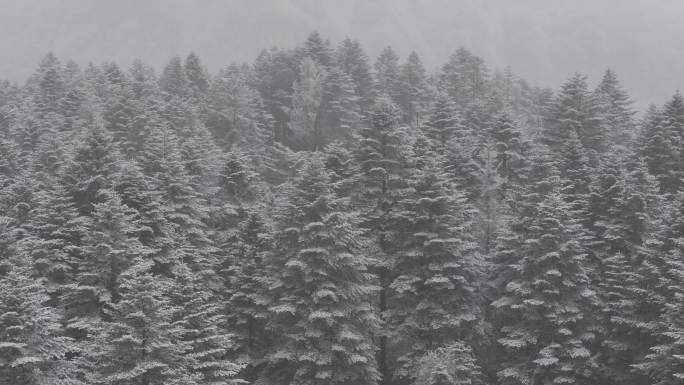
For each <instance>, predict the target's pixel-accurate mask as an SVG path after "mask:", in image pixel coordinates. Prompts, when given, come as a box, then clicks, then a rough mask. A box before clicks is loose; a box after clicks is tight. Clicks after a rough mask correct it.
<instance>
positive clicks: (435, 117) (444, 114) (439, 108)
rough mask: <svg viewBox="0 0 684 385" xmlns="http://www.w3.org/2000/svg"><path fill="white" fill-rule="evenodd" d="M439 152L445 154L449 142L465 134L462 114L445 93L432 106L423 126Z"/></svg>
mask: <svg viewBox="0 0 684 385" xmlns="http://www.w3.org/2000/svg"><path fill="white" fill-rule="evenodd" d="M421 128H422V129H423V131H424V132H425V135H426V136H427V138H428V139H430V140H431V141H433V142H434V143H433V146H435V147H434V148H435V150H436V151H437V153H438V154H440V155H444V154H445V151H446V148H447V143H449V142H450V141H451V139H453V138H455V137H460V136H463V134H464V133H463V130H464V128H463V127H462V122H461V116H460V114H459V112H458V111H457V110H456V106H455V105H454V103H453V102H452V101H451V99H450V98H449V96H448V95H447V94H445V93H439V94H438V95H437V98H436V99H435V101H434V102H433V104H432V106H431V108H430V115H429V118H428V119H427V121H426V122H425V124H424V125H422V126H421Z"/></svg>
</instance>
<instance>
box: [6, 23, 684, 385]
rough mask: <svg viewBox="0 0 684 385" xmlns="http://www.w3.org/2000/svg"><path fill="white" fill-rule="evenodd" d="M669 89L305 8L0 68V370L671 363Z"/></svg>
mask: <svg viewBox="0 0 684 385" xmlns="http://www.w3.org/2000/svg"><path fill="white" fill-rule="evenodd" d="M683 154H684V98H683V97H682V95H680V94H679V93H677V94H675V95H674V96H673V98H672V99H671V100H670V101H668V102H666V103H665V104H664V105H663V106H661V107H658V106H654V107H651V108H650V109H649V110H648V111H647V112H646V114H645V115H644V116H643V119H642V120H638V119H637V118H636V117H635V111H634V110H633V108H632V107H631V101H630V99H629V96H628V95H627V94H626V92H625V91H624V90H623V89H622V88H621V86H620V84H619V82H618V80H617V76H616V74H615V73H614V72H613V71H611V70H607V71H606V72H605V75H604V77H603V78H602V79H601V80H600V81H599V82H598V84H597V86H596V87H595V88H593V89H592V88H591V87H590V85H589V82H588V79H587V77H586V76H584V75H581V74H576V75H573V76H572V77H570V79H569V80H568V81H567V82H566V83H565V84H563V85H562V86H561V87H560V89H559V90H557V91H556V92H553V91H552V90H549V89H543V88H539V87H533V86H530V85H529V84H528V83H527V82H526V81H524V80H522V79H519V78H517V77H516V76H515V75H514V74H513V73H512V71H511V70H510V69H505V70H503V71H493V70H491V69H490V68H488V67H487V65H486V64H485V62H484V61H483V60H482V59H481V58H479V57H477V56H475V55H474V54H472V53H471V52H469V51H468V50H466V49H463V48H461V49H459V50H457V51H456V52H455V53H454V54H453V55H452V56H451V57H450V58H449V59H448V61H447V62H446V63H445V64H444V65H443V66H442V67H441V68H440V69H439V70H438V71H437V72H436V73H429V72H428V71H426V69H425V67H424V65H423V64H422V62H421V60H420V57H419V56H418V55H417V54H416V53H415V52H413V53H411V54H410V55H409V56H408V57H407V58H406V59H405V60H402V59H401V58H400V57H399V55H398V54H397V53H396V52H395V51H394V50H393V49H392V48H391V47H387V48H385V49H383V50H382V52H381V53H380V54H379V56H378V58H377V60H376V61H375V62H374V63H371V62H370V60H369V58H368V57H367V56H366V54H365V53H364V51H363V49H362V48H361V45H360V44H359V42H358V41H355V40H352V39H345V40H343V41H342V42H340V43H339V44H338V45H337V46H333V45H332V44H331V43H330V42H329V41H327V40H325V39H324V38H323V37H321V36H320V35H319V34H318V33H312V34H311V35H310V36H309V37H308V38H307V40H306V41H305V42H303V43H302V44H301V46H299V47H298V48H296V49H292V50H289V49H275V48H274V49H271V50H265V51H263V52H262V53H261V54H260V55H259V56H258V57H257V58H256V60H255V62H254V63H252V64H243V65H237V64H231V65H229V66H227V67H225V68H224V69H222V70H220V71H219V72H218V73H217V74H215V75H212V74H210V73H209V72H208V71H207V70H206V69H205V68H204V66H203V65H202V63H201V61H200V59H199V58H198V57H197V56H196V55H194V54H190V55H188V56H187V58H185V59H181V58H178V57H177V58H173V59H172V60H170V61H169V63H168V65H167V66H166V67H165V68H164V69H163V71H161V73H159V74H157V73H156V72H155V71H154V70H153V69H152V68H149V67H147V66H146V65H145V64H143V63H140V62H135V63H134V64H133V65H132V66H131V67H130V68H129V69H122V68H120V67H119V66H118V65H117V64H115V63H104V64H102V65H93V64H90V65H88V66H87V67H85V68H80V67H79V66H78V65H76V64H75V63H73V62H68V63H66V64H64V63H62V62H61V61H60V60H59V59H58V58H57V57H56V56H54V55H52V54H48V55H47V56H45V58H44V59H43V61H42V62H41V63H40V64H39V66H38V68H37V70H36V71H35V73H34V74H33V76H31V78H30V79H29V80H28V81H27V82H26V84H24V85H22V86H16V85H12V84H10V83H8V82H3V83H0V383H2V384H22V385H38V384H46V385H47V384H49V385H82V384H103V385H104V384H112V385H162V384H165V385H170V384H178V385H200V384H214V385H218V384H240V383H254V384H272V385H284V384H293V385H294V384H296V385H302V384H307V385H316V384H320V385H330V384H345V385H347V384H348V385H378V384H382V385H395V384H396V385H410V384H417V385H447V384H483V385H484V384H500V385H550V384H577V385H589V384H620V385H641V384H658V385H674V384H681V383H682V381H684V358H683V357H684V307H683V305H682V301H683V300H684V254H683V253H684V220H683V219H682V218H684V159H683V157H684V155H683Z"/></svg>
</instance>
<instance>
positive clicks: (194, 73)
mask: <svg viewBox="0 0 684 385" xmlns="http://www.w3.org/2000/svg"><path fill="white" fill-rule="evenodd" d="M183 71H184V72H185V78H186V79H187V83H188V90H189V93H190V96H191V97H193V98H194V99H195V100H196V101H197V102H199V101H201V99H202V98H203V97H204V96H205V95H206V93H207V91H208V90H209V75H208V74H207V70H206V69H205V68H204V66H203V65H202V63H201V62H200V59H199V57H198V56H197V55H196V54H195V53H194V52H191V53H190V54H189V55H188V56H187V57H186V58H185V62H184V63H183Z"/></svg>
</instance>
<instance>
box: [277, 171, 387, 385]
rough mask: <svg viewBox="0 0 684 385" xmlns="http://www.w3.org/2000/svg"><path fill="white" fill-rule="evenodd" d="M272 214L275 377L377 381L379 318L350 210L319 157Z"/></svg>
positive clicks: (284, 379) (318, 381) (286, 380)
mask: <svg viewBox="0 0 684 385" xmlns="http://www.w3.org/2000/svg"><path fill="white" fill-rule="evenodd" d="M285 191H287V193H288V194H287V195H288V196H287V197H284V202H283V203H282V206H281V207H278V209H277V210H278V212H277V213H276V239H275V242H276V246H275V253H274V255H273V261H272V263H273V264H272V265H271V268H272V269H274V270H273V276H274V280H273V283H272V284H271V286H270V288H271V291H272V295H274V296H275V300H274V303H273V305H272V306H271V307H270V308H269V311H270V313H271V315H270V317H269V329H270V330H271V331H272V333H275V344H274V348H273V349H271V351H270V353H269V354H268V355H267V360H268V368H269V369H267V371H266V372H264V375H265V377H266V378H269V379H270V380H271V381H273V382H275V383H298V384H299V383H306V384H375V383H377V380H378V378H379V373H378V371H377V368H376V365H375V358H374V353H375V349H374V344H373V341H372V333H373V332H374V331H375V330H376V328H377V326H378V324H377V318H376V315H375V313H374V312H373V311H372V308H371V305H370V303H369V300H370V295H371V293H372V292H373V290H374V289H373V285H372V281H373V280H372V276H371V275H370V273H369V272H368V270H367V267H368V265H369V259H368V257H366V256H364V255H363V254H362V253H361V249H360V248H359V244H358V238H359V236H360V232H359V231H358V230H357V229H355V226H354V221H355V219H354V214H353V213H343V212H340V211H338V210H337V209H336V208H335V206H334V195H333V193H332V190H331V189H330V187H329V181H328V177H327V174H326V172H325V168H324V164H323V162H322V160H321V159H319V158H314V159H311V160H307V161H305V163H304V164H303V165H302V167H301V169H300V171H299V172H298V174H297V175H296V177H295V179H294V181H293V183H292V185H291V186H289V187H288V188H287V189H285Z"/></svg>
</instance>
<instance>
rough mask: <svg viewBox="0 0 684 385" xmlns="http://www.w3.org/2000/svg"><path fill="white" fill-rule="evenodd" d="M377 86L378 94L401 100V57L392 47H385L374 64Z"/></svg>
mask: <svg viewBox="0 0 684 385" xmlns="http://www.w3.org/2000/svg"><path fill="white" fill-rule="evenodd" d="M374 69H375V88H376V94H377V95H378V96H381V97H382V96H385V97H387V96H388V97H390V99H391V100H392V102H394V103H397V102H398V100H399V92H400V87H401V86H400V83H399V57H398V56H397V54H396V53H395V52H394V50H393V49H392V47H385V48H384V49H383V50H382V51H381V52H380V55H379V56H378V58H377V60H376V61H375V65H374Z"/></svg>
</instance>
